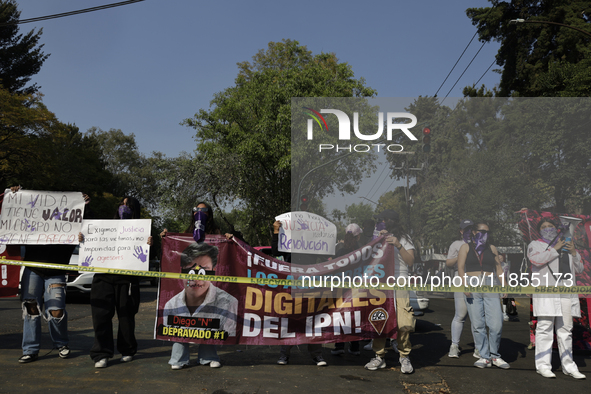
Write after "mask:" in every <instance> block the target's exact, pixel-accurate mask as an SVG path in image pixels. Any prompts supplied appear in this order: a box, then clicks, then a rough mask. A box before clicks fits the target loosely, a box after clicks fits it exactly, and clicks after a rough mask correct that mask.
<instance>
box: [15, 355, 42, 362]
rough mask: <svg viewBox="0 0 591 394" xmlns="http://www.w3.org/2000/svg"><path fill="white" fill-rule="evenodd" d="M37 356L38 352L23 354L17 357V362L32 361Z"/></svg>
mask: <svg viewBox="0 0 591 394" xmlns="http://www.w3.org/2000/svg"><path fill="white" fill-rule="evenodd" d="M38 357H39V355H38V354H23V355H22V356H21V358H19V359H18V362H19V363H21V364H26V363H32V362H33V361H35V360H37V358H38Z"/></svg>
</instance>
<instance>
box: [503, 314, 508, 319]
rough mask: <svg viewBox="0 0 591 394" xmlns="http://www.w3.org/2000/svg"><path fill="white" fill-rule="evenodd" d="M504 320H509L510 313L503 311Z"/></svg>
mask: <svg viewBox="0 0 591 394" xmlns="http://www.w3.org/2000/svg"><path fill="white" fill-rule="evenodd" d="M503 321H509V315H508V314H506V313H503Z"/></svg>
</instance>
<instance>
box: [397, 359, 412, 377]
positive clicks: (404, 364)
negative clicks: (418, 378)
mask: <svg viewBox="0 0 591 394" xmlns="http://www.w3.org/2000/svg"><path fill="white" fill-rule="evenodd" d="M412 371H414V369H413V368H412V364H411V363H410V358H408V357H400V372H402V373H412Z"/></svg>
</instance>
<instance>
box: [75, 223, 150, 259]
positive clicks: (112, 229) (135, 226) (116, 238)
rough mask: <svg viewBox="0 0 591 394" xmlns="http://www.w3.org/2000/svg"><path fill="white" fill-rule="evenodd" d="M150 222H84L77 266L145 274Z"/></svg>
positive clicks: (148, 249) (148, 251)
mask: <svg viewBox="0 0 591 394" xmlns="http://www.w3.org/2000/svg"><path fill="white" fill-rule="evenodd" d="M151 223H152V221H151V220H150V219H134V220H131V219H129V220H117V219H112V220H85V221H84V226H83V227H82V235H84V242H82V243H81V244H80V257H79V261H78V265H81V266H84V267H90V266H93V267H103V268H120V269H131V270H138V271H148V266H149V260H150V258H149V256H150V246H149V245H148V237H149V236H150V226H151Z"/></svg>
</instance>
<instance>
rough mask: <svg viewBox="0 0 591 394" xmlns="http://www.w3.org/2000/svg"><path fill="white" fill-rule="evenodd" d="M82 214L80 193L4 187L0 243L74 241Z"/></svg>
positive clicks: (45, 243)
mask: <svg viewBox="0 0 591 394" xmlns="http://www.w3.org/2000/svg"><path fill="white" fill-rule="evenodd" d="M83 215H84V198H83V197H82V193H79V192H47V191H36V190H19V191H18V192H14V193H13V192H11V191H10V189H6V190H5V191H4V201H3V202H2V214H1V216H0V244H7V245H48V244H78V233H79V232H80V229H81V228H82V216H83Z"/></svg>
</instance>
